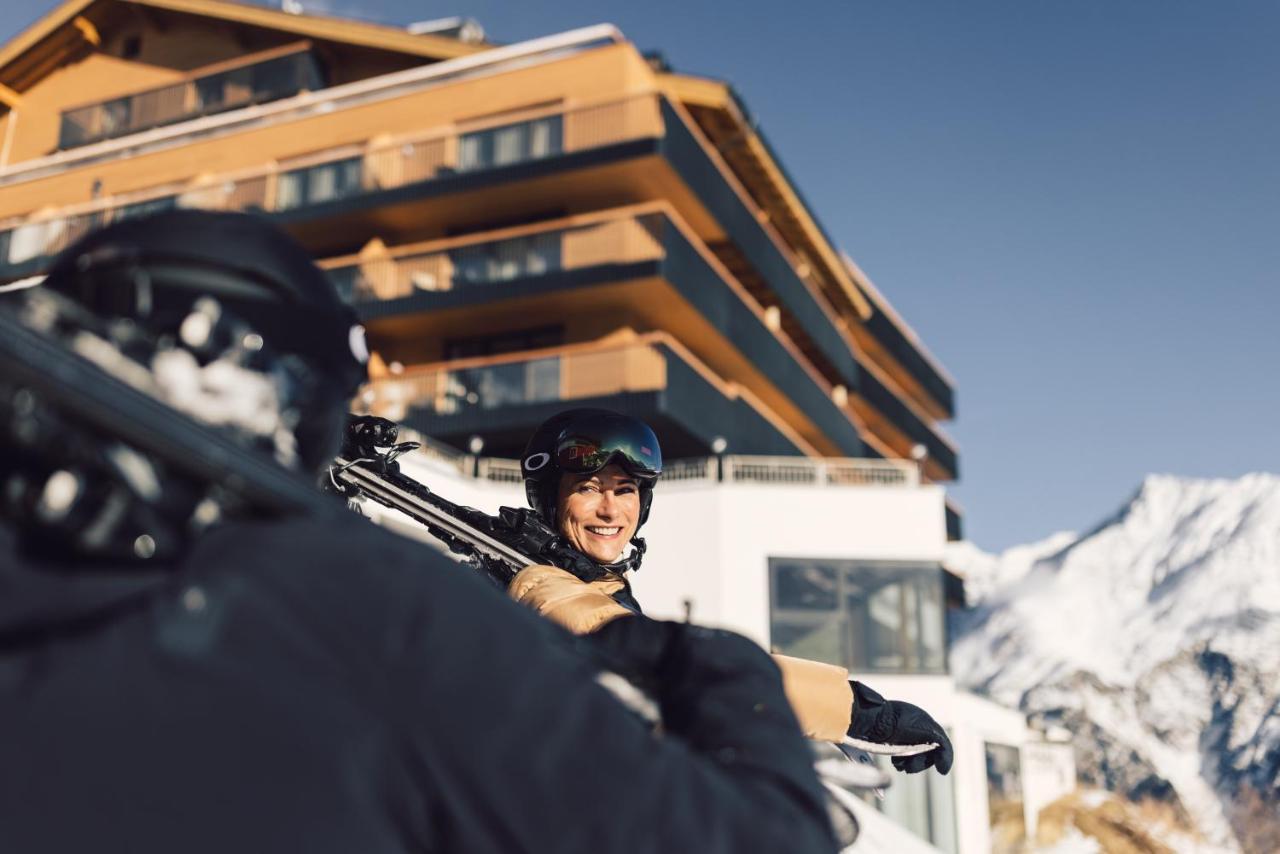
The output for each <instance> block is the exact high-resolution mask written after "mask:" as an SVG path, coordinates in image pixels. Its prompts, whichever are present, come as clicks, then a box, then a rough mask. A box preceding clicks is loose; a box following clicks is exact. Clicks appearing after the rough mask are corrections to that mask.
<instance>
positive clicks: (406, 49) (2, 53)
mask: <svg viewBox="0 0 1280 854" xmlns="http://www.w3.org/2000/svg"><path fill="white" fill-rule="evenodd" d="M106 6H123V7H134V8H137V9H139V10H147V9H150V10H156V11H161V12H174V13H180V14H187V15H195V16H199V17H206V18H210V19H213V20H218V21H224V22H229V23H234V24H241V25H245V26H251V27H261V28H263V29H269V30H275V31H277V32H283V33H289V34H292V35H296V36H299V37H303V38H309V39H314V40H317V41H328V42H334V43H341V44H347V45H352V46H356V47H364V48H371V49H376V50H384V51H389V52H392V53H401V54H405V55H409V56H416V57H421V58H423V59H432V60H445V59H454V58H457V57H460V56H468V55H470V54H473V53H477V52H479V51H483V50H488V49H489V48H490V47H491V46H490V45H488V44H483V43H478V44H477V43H466V42H463V41H459V40H456V39H451V38H447V37H443V36H434V35H430V34H418V35H415V34H413V33H410V32H408V31H407V30H403V29H400V28H398V27H389V26H384V25H381V24H370V23H365V22H363V21H352V20H348V19H342V18H329V17H322V16H319V15H311V14H301V15H297V14H292V13H289V12H283V11H281V10H278V9H268V8H265V7H262V6H250V5H246V4H243V3H233V2H228V0H65V2H63V3H61V4H60V5H58V6H55V7H54V8H53V9H52V10H50V11H49V13H48V14H46V15H45V16H44V17H42V18H40V19H39V20H38V21H36V22H35V23H34V24H32V25H31V26H30V27H28V28H27V29H25V30H23V31H22V32H21V33H19V34H18V35H17V36H15V37H14V38H13V39H11V40H10V41H9V42H8V43H7V44H5V45H4V46H3V47H0V85H3V86H4V87H5V89H4V91H0V106H3V107H7V108H12V107H13V103H12V101H13V99H12V98H11V97H6V95H5V93H6V92H8V93H14V94H20V93H21V92H22V91H23V90H24V89H26V88H27V87H28V86H30V85H31V84H32V83H33V82H34V81H36V80H38V79H40V77H42V76H43V75H44V74H46V73H48V72H49V71H50V70H52V69H53V68H54V67H56V65H57V63H58V62H59V61H61V60H62V59H63V58H65V57H66V56H67V55H69V54H74V53H75V52H76V51H79V50H83V49H85V48H86V47H93V46H96V45H97V44H98V43H99V42H100V41H101V35H100V34H99V32H98V27H97V26H96V25H95V24H94V22H93V13H94V12H95V11H96V10H98V9H100V8H102V7H106Z"/></svg>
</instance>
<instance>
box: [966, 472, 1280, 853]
mask: <svg viewBox="0 0 1280 854" xmlns="http://www.w3.org/2000/svg"><path fill="white" fill-rule="evenodd" d="M949 564H950V565H951V566H952V568H953V569H954V570H955V571H957V572H958V573H959V574H962V575H963V574H965V573H966V572H967V573H968V575H969V576H970V578H971V579H972V581H973V584H974V590H975V592H976V594H977V595H976V597H975V598H976V604H975V607H974V608H973V609H972V611H970V612H969V613H968V614H965V615H962V616H961V617H960V618H959V619H958V621H957V625H956V626H955V632H956V635H957V641H956V643H955V645H954V647H953V650H952V659H951V664H952V670H953V672H954V673H955V675H956V677H957V679H958V680H959V681H960V682H961V683H962V684H964V685H966V686H967V687H969V688H971V689H973V690H976V691H978V692H980V693H986V694H989V695H991V696H993V697H994V698H995V699H997V700H999V701H1001V702H1004V703H1007V704H1012V705H1018V706H1020V707H1021V708H1023V709H1024V710H1025V711H1026V712H1028V713H1029V714H1030V715H1031V716H1032V718H1033V719H1038V720H1040V721H1041V722H1043V723H1044V724H1046V725H1054V724H1058V725H1063V726H1066V727H1067V728H1068V729H1070V730H1071V731H1072V732H1074V733H1075V734H1076V744H1077V747H1078V765H1079V767H1080V769H1081V775H1082V777H1083V778H1084V780H1085V781H1086V782H1089V783H1092V784H1095V785H1099V786H1102V787H1105V788H1108V789H1111V790H1114V791H1118V792H1121V793H1123V794H1126V795H1128V796H1130V797H1132V798H1135V799H1141V798H1143V797H1155V798H1160V799H1164V800H1169V801H1175V802H1177V803H1178V804H1179V805H1180V807H1181V809H1182V810H1184V811H1185V813H1186V815H1187V816H1188V817H1189V818H1190V819H1191V821H1193V822H1194V824H1195V825H1196V827H1198V828H1199V829H1200V831H1201V833H1202V834H1203V835H1204V837H1205V840H1206V842H1208V843H1212V844H1214V845H1216V846H1221V847H1225V848H1227V849H1232V848H1237V847H1239V848H1242V849H1243V850H1246V851H1254V850H1259V851H1262V850H1267V851H1276V850H1280V477H1277V476H1274V475H1249V476H1247V477H1244V478H1241V479H1239V480H1234V481H1229V480H1192V479H1185V478H1177V477H1171V476H1152V477H1148V478H1147V479H1146V480H1145V481H1144V482H1143V484H1142V486H1141V488H1140V489H1139V490H1138V492H1137V494H1136V495H1135V496H1134V497H1133V498H1132V499H1131V500H1130V501H1129V502H1128V503H1127V504H1126V505H1125V506H1124V507H1123V508H1122V509H1121V510H1120V512H1119V513H1117V514H1116V515H1115V516H1114V517H1112V518H1110V519H1108V520H1107V521H1105V522H1104V523H1103V524H1101V525H1099V526H1098V527H1097V528H1096V529H1094V530H1093V531H1091V532H1090V533H1087V534H1085V535H1083V536H1080V537H1078V538H1076V537H1073V536H1071V535H1061V534H1060V535H1055V536H1054V537H1051V538H1049V539H1047V540H1045V541H1043V542H1040V543H1036V544H1033V545H1030V546H1023V547H1019V548H1018V549H1013V550H1010V551H1008V552H1005V553H1004V554H1003V555H999V556H992V555H984V554H983V553H981V552H979V551H977V550H976V549H973V548H972V547H969V548H964V547H958V548H957V549H956V550H955V551H954V552H953V553H952V554H951V555H950V560H949Z"/></svg>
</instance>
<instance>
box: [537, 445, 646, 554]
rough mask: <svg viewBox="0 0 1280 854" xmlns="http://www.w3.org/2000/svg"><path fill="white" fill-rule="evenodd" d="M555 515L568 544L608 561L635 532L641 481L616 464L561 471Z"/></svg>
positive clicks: (638, 512)
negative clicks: (584, 471) (585, 470)
mask: <svg viewBox="0 0 1280 854" xmlns="http://www.w3.org/2000/svg"><path fill="white" fill-rule="evenodd" d="M556 519H557V520H558V522H559V527H560V533H561V534H563V535H564V537H565V539H567V540H568V541H569V544H570V545H572V546H573V547H574V548H575V549H577V550H578V551H580V552H582V553H583V554H585V555H586V556H587V557H589V558H591V559H592V560H594V561H595V562H596V563H599V564H611V563H613V562H614V561H616V560H617V559H618V558H619V557H621V556H622V550H623V549H624V548H626V545H627V543H629V542H631V538H632V537H633V536H634V535H635V533H636V526H637V524H638V523H639V520H640V483H639V481H637V480H636V479H635V478H634V477H632V476H631V475H630V474H628V473H627V471H626V470H625V469H624V468H623V467H622V466H619V465H608V466H605V467H604V468H603V469H601V470H600V471H598V472H596V473H595V474H586V475H581V474H570V473H565V474H562V475H561V476H560V491H559V496H558V497H557V499H556Z"/></svg>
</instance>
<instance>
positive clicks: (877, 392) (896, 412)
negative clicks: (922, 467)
mask: <svg viewBox="0 0 1280 854" xmlns="http://www.w3.org/2000/svg"><path fill="white" fill-rule="evenodd" d="M862 378H863V384H862V388H861V389H860V391H861V394H862V396H863V398H864V399H865V400H866V401H867V403H869V404H871V405H872V406H874V407H875V408H876V409H877V410H879V411H880V413H881V414H883V415H884V416H885V417H887V418H889V419H890V420H891V421H893V423H894V424H895V425H897V427H898V429H899V430H901V431H902V432H903V433H905V434H906V435H907V436H909V437H910V438H911V440H912V441H913V442H919V443H920V444H922V445H924V446H925V447H926V448H928V449H929V456H930V457H931V458H932V459H933V460H934V461H936V462H937V463H938V464H939V465H941V466H942V467H943V468H945V469H946V470H947V471H948V472H950V473H951V476H952V477H959V475H960V470H959V466H960V461H959V459H958V458H957V456H956V452H955V451H954V450H953V449H952V448H951V447H950V446H949V445H947V444H946V443H945V442H944V441H943V440H942V437H941V436H939V435H938V433H937V432H936V431H935V430H934V429H933V426H932V425H931V424H930V423H929V422H927V421H925V420H924V419H922V418H920V416H918V415H916V414H915V412H913V411H912V410H911V409H910V408H909V407H908V406H907V405H906V404H905V403H903V402H902V401H901V400H900V399H899V398H898V396H897V395H895V394H894V393H893V392H891V391H890V390H889V389H888V388H886V387H885V386H884V385H883V384H882V383H881V382H880V381H879V380H878V379H876V378H875V377H874V376H873V375H872V374H871V373H869V372H866V373H863V375H862Z"/></svg>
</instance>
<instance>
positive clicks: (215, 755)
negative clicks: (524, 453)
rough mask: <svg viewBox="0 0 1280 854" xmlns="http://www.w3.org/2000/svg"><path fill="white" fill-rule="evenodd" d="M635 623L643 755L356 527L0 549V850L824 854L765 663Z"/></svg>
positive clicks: (381, 534)
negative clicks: (67, 553) (147, 555)
mask: <svg viewBox="0 0 1280 854" xmlns="http://www.w3.org/2000/svg"><path fill="white" fill-rule="evenodd" d="M0 530H2V529H0ZM635 619H637V620H639V619H640V618H635ZM637 625H639V624H637ZM654 625H664V626H666V627H667V629H666V631H667V633H675V635H676V636H677V637H678V640H677V642H676V645H677V646H678V647H679V649H678V650H677V652H676V654H663V655H661V656H659V657H660V658H662V660H663V661H664V662H665V663H664V664H663V666H664V667H665V668H667V670H668V671H669V672H667V673H664V674H662V676H661V678H660V679H657V680H655V684H657V685H662V686H665V687H663V688H661V690H662V691H663V694H662V696H660V697H659V700H660V703H661V705H662V707H663V711H664V713H665V714H666V717H667V719H668V729H667V733H666V735H665V736H661V737H660V736H655V735H654V734H652V733H651V732H650V730H649V729H648V728H647V727H646V726H644V725H643V724H642V723H640V722H639V720H638V719H637V718H635V717H634V716H632V715H631V713H630V712H628V711H626V710H625V709H624V708H623V707H622V706H621V705H620V704H619V703H618V702H616V701H615V699H614V698H613V697H612V696H611V695H610V694H609V693H607V692H606V691H605V689H603V688H602V687H600V685H599V684H598V683H597V682H596V681H595V670H594V666H593V665H592V664H590V663H589V662H588V659H587V658H586V657H584V655H583V654H582V650H581V648H579V647H578V646H576V644H578V643H580V642H578V641H575V640H573V639H572V638H570V637H569V636H568V635H567V634H565V633H563V632H561V631H559V630H558V629H557V628H555V627H554V626H552V625H551V624H549V623H547V622H546V621H543V620H541V619H539V618H538V617H537V616H535V615H534V614H532V613H529V612H527V611H526V610H525V609H523V608H521V607H520V606H518V605H516V604H515V603H512V602H508V601H507V600H506V599H505V598H503V597H502V596H501V594H499V593H498V592H496V591H494V590H493V589H491V588H490V587H489V586H488V585H487V584H485V583H484V582H483V581H482V580H480V579H478V578H476V577H475V576H474V575H473V574H472V573H471V572H470V571H468V570H466V569H464V568H461V567H459V566H458V565H456V564H453V563H451V562H449V561H448V560H447V559H445V558H443V557H441V556H438V555H436V554H435V553H433V552H431V551H429V550H428V549H426V548H425V547H423V546H420V545H418V544H415V543H412V542H411V541H409V540H406V539H402V538H400V537H397V536H396V535H394V534H391V533H389V532H386V531H383V530H380V529H378V528H377V527H375V526H373V525H372V524H370V523H368V522H367V521H366V520H363V519H361V518H360V517H358V516H356V515H355V514H347V513H341V514H335V517H334V518H328V519H325V520H323V521H320V520H307V519H300V520H294V521H286V522H270V523H266V522H263V523H236V524H227V525H225V526H223V527H220V528H218V529H216V530H214V531H212V532H210V533H208V534H207V535H206V536H205V537H204V538H202V539H201V540H200V542H199V543H198V544H197V545H196V546H195V547H194V549H193V550H192V551H191V552H190V553H189V554H188V555H187V556H186V557H185V558H184V559H183V560H182V562H181V564H180V565H178V566H169V567H154V566H152V567H148V569H147V571H139V570H137V569H124V568H119V567H117V568H114V569H113V568H110V567H101V566H98V567H90V566H66V565H52V564H46V563H41V562H39V561H36V560H34V559H31V558H27V557H23V556H20V555H19V554H18V553H17V551H16V550H15V548H14V546H13V544H12V542H10V541H9V538H8V534H7V533H5V535H4V537H0V851H4V852H14V854H41V853H42V852H76V851H95V852H165V854H170V852H184V853H185V854H200V853H201V852H229V851H235V852H258V851H262V852H272V854H278V853H279V852H307V854H328V852H334V854H339V852H341V854H374V852H407V851H427V852H445V851H453V852H468V854H485V852H503V854H512V852H535V851H547V852H565V854H572V852H593V854H609V852H622V851H626V852H644V851H652V852H699V854H714V852H756V851H761V852H765V851H787V852H819V851H823V852H825V851H832V850H834V848H835V843H834V841H833V839H832V837H831V831H830V829H829V825H828V820H827V817H826V814H825V808H824V804H823V797H822V793H821V790H820V787H819V784H818V782H817V780H816V778H815V776H814V773H813V771H812V768H811V760H810V758H809V753H808V749H807V746H806V745H805V743H804V741H803V739H802V738H801V736H800V733H799V731H798V728H797V726H796V723H795V720H794V718H793V717H792V715H791V712H790V710H789V708H788V706H787V704H786V701H785V699H784V697H783V694H782V689H781V685H780V683H779V680H778V677H777V673H776V670H775V669H774V667H773V665H772V664H771V663H770V662H769V660H768V658H767V656H765V655H764V653H763V652H760V651H759V650H758V649H756V648H755V647H754V645H752V644H751V643H750V642H749V641H747V640H745V639H742V638H738V637H737V636H727V635H724V634H722V633H717V634H715V635H714V636H713V637H712V638H711V639H710V640H708V638H706V637H697V636H695V635H697V632H695V631H693V630H690V631H689V632H687V635H688V636H687V637H684V636H681V635H680V632H681V631H683V628H682V627H681V628H671V626H673V625H674V624H654ZM606 798H607V799H608V806H607V808H606V807H605V805H604V804H605V799H606Z"/></svg>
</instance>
